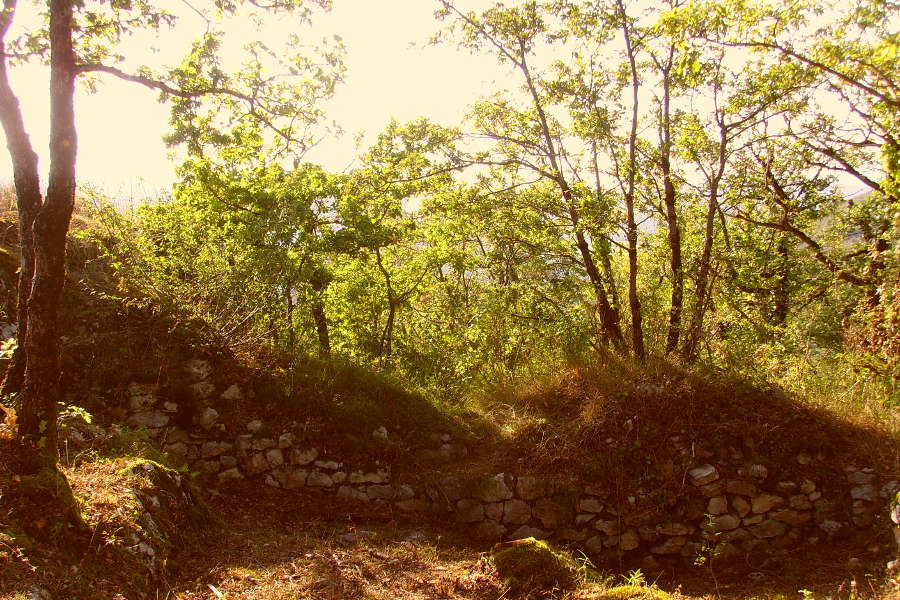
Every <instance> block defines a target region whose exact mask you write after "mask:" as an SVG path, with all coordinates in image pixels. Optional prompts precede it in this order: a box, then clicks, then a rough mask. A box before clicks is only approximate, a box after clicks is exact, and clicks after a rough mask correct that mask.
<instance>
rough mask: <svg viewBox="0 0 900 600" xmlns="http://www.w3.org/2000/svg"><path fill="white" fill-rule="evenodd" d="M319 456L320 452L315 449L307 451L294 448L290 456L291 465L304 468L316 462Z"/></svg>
mask: <svg viewBox="0 0 900 600" xmlns="http://www.w3.org/2000/svg"><path fill="white" fill-rule="evenodd" d="M318 456H319V451H318V450H316V449H315V448H308V449H306V450H301V449H299V448H294V449H293V450H291V454H290V458H291V464H292V465H300V466H301V467H303V466H306V465H308V464H310V463H311V462H313V461H314V460H316V458H318Z"/></svg>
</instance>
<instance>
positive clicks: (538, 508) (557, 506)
mask: <svg viewBox="0 0 900 600" xmlns="http://www.w3.org/2000/svg"><path fill="white" fill-rule="evenodd" d="M531 512H532V514H533V515H534V517H535V518H536V519H538V520H539V521H540V522H541V525H543V526H544V527H546V528H547V529H555V528H556V527H559V526H561V525H563V524H566V523H568V522H569V521H570V520H571V518H572V511H571V509H570V508H569V507H568V506H567V505H565V504H564V503H563V502H561V501H558V500H553V499H550V498H541V499H540V500H538V501H536V502H535V503H534V507H533V508H532V511H531Z"/></svg>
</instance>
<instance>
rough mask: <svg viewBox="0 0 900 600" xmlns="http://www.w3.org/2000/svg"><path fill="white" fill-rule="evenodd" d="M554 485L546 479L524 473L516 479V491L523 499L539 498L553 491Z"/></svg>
mask: <svg viewBox="0 0 900 600" xmlns="http://www.w3.org/2000/svg"><path fill="white" fill-rule="evenodd" d="M551 488H552V486H551V485H550V482H548V481H547V480H546V479H540V478H538V477H531V476H529V475H523V476H521V477H519V479H518V480H517V481H516V493H517V494H518V496H519V498H521V499H522V500H537V499H538V498H543V497H544V496H547V495H548V494H550V492H551Z"/></svg>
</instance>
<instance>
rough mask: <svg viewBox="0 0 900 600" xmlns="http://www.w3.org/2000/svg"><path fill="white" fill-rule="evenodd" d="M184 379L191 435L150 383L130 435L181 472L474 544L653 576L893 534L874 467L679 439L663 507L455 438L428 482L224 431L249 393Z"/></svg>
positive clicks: (207, 376) (245, 425)
mask: <svg viewBox="0 0 900 600" xmlns="http://www.w3.org/2000/svg"><path fill="white" fill-rule="evenodd" d="M186 369H187V372H188V373H189V374H190V376H191V378H192V379H193V382H192V384H191V388H192V392H193V395H194V399H195V400H196V401H198V402H200V408H199V409H197V410H195V411H193V413H192V414H193V416H192V426H189V427H187V428H185V427H184V425H185V424H184V423H183V422H182V423H181V426H179V425H178V424H176V421H177V420H178V415H179V414H182V407H180V406H178V404H177V403H175V402H172V401H170V400H169V401H167V400H165V399H163V398H160V394H159V393H158V390H157V389H156V387H155V386H153V385H141V384H133V385H132V386H131V389H130V398H129V402H128V406H129V417H128V423H129V424H130V425H134V426H141V427H146V428H147V429H148V430H149V431H150V432H151V435H152V436H153V437H154V438H155V439H157V440H158V441H159V443H160V445H161V447H162V448H163V450H164V451H166V452H167V453H168V454H169V455H170V456H171V457H172V458H173V460H175V461H176V462H179V461H180V462H183V463H186V464H188V465H190V468H191V469H192V470H194V471H197V472H199V473H201V474H202V475H203V476H204V477H206V478H208V479H210V480H213V481H218V482H228V481H234V480H241V479H247V478H252V479H255V480H258V481H260V482H261V483H264V484H265V485H268V486H271V487H273V488H279V489H284V490H300V489H302V490H309V491H315V492H318V493H324V494H333V495H335V496H337V497H340V498H347V499H353V500H356V501H359V502H365V503H380V504H390V505H391V506H393V507H394V508H395V509H396V510H397V511H400V512H402V513H407V514H409V515H410V517H411V518H423V519H424V518H428V519H440V520H442V521H444V522H447V521H455V522H456V523H458V524H460V525H463V526H466V527H469V528H471V529H470V531H471V534H472V536H473V537H474V538H477V539H481V540H485V541H497V540H501V539H517V538H523V537H530V536H533V537H537V538H550V539H552V540H555V541H556V542H559V543H572V544H575V545H577V546H579V547H581V548H582V549H583V550H584V551H585V552H586V553H587V554H588V555H589V556H591V557H593V558H595V559H599V560H602V559H604V558H610V557H613V556H615V557H617V558H623V559H625V560H626V561H628V562H633V563H636V564H637V563H640V564H641V565H642V567H644V568H645V569H652V568H655V567H657V566H659V565H660V564H665V563H669V562H673V561H688V562H693V561H695V560H696V559H697V557H706V558H710V557H716V558H717V559H720V560H727V559H730V558H734V559H737V558H741V559H746V558H748V557H758V558H761V559H762V558H765V557H769V556H772V555H773V553H774V554H775V555H777V553H778V551H779V550H782V549H787V548H792V547H797V546H801V545H804V544H822V543H830V542H831V541H833V540H834V539H836V538H841V537H847V536H853V535H855V534H858V533H861V532H866V531H872V528H873V527H877V528H883V529H884V531H885V532H887V531H888V527H887V517H886V515H887V509H886V506H887V504H888V500H889V499H890V498H893V495H894V493H895V492H896V491H897V489H898V482H897V481H896V480H893V479H887V478H885V477H880V476H879V474H878V473H876V472H875V470H874V469H872V468H870V467H866V466H863V465H836V464H832V463H831V462H829V461H828V460H826V458H825V457H824V456H822V455H817V456H812V455H808V454H798V455H796V456H794V457H793V459H792V460H791V461H790V462H791V464H779V465H776V464H772V463H771V462H770V463H768V464H766V461H758V462H755V461H754V460H751V459H750V458H748V457H747V456H745V455H744V453H742V452H741V451H739V450H736V449H732V451H731V453H730V456H728V458H722V457H721V456H720V457H719V459H717V460H715V461H712V460H710V457H709V456H707V458H706V460H705V461H699V460H697V459H696V458H695V457H694V455H693V452H692V451H691V448H690V444H689V443H688V442H687V440H686V438H685V436H683V435H675V436H671V437H670V438H669V440H668V443H669V445H670V447H671V455H672V456H673V457H674V460H672V461H670V462H669V468H670V469H671V470H674V471H675V472H676V473H679V474H681V476H682V477H681V481H682V485H681V487H680V489H679V490H678V493H677V494H675V495H674V497H671V498H669V499H667V500H666V501H665V502H660V501H658V500H654V499H653V498H652V494H651V493H649V492H647V491H645V490H644V489H642V488H637V489H634V490H628V489H624V490H623V489H611V488H610V487H607V486H603V485H598V484H597V483H596V482H591V481H581V480H578V479H575V478H565V477H546V476H538V475H535V474H529V473H527V472H517V473H483V472H477V471H465V470H462V469H459V468H458V467H459V463H460V462H461V460H460V459H461V458H462V457H464V456H465V448H464V447H462V446H461V445H460V444H454V443H453V440H452V439H451V438H450V437H449V435H448V434H444V435H443V436H436V439H434V440H431V441H430V443H431V444H432V445H433V447H426V448H421V449H420V450H419V453H418V455H419V456H423V455H424V456H427V457H429V458H441V457H443V458H445V459H451V460H449V463H448V464H447V467H446V468H445V469H436V470H429V471H427V472H425V471H422V470H419V471H417V470H416V469H415V468H410V467H411V466H410V465H402V467H398V465H390V464H382V463H379V462H378V461H375V462H374V466H372V465H369V466H368V467H367V468H361V467H359V466H354V465H352V464H346V463H345V461H344V460H342V458H341V457H340V456H332V455H329V454H327V453H326V452H325V450H324V449H323V448H322V447H316V445H312V444H309V443H305V442H302V441H301V440H302V435H301V434H302V432H301V431H299V430H298V429H297V428H296V427H293V426H286V427H282V428H277V427H276V424H274V423H266V422H265V421H264V420H263V419H261V418H253V419H250V420H247V421H245V422H242V423H240V424H235V423H229V425H228V426H226V425H225V424H224V423H222V422H220V418H219V412H218V411H217V410H216V408H215V407H214V406H215V405H217V404H221V403H234V402H238V401H239V400H240V399H241V398H242V397H243V394H244V392H243V390H242V389H241V388H240V387H239V386H238V385H235V384H232V385H228V386H227V387H226V386H224V385H219V386H217V385H216V384H215V383H213V381H212V379H211V371H212V369H211V368H210V365H209V363H207V362H206V361H202V360H194V361H191V362H190V363H188V365H187V367H186ZM235 427H238V428H239V429H240V430H236V429H235ZM266 432H268V433H266ZM387 435H388V432H387V429H386V428H384V427H379V428H377V429H376V430H375V431H373V432H372V436H373V437H374V438H385V439H386V437H387ZM726 454H727V453H726ZM756 458H758V457H756ZM451 467H455V468H451ZM477 467H478V465H477V463H474V464H472V465H470V468H472V469H476V468H477ZM518 470H519V471H521V470H522V469H521V465H520V466H519V467H518ZM869 537H870V538H871V537H872V536H871V535H870V536H869Z"/></svg>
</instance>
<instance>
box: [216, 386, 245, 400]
mask: <svg viewBox="0 0 900 600" xmlns="http://www.w3.org/2000/svg"><path fill="white" fill-rule="evenodd" d="M243 397H244V393H243V392H242V391H241V388H240V387H238V384H236V383H232V384H231V385H230V386H228V388H227V389H226V390H225V391H224V392H222V395H221V396H220V398H222V400H240V399H241V398H243Z"/></svg>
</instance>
